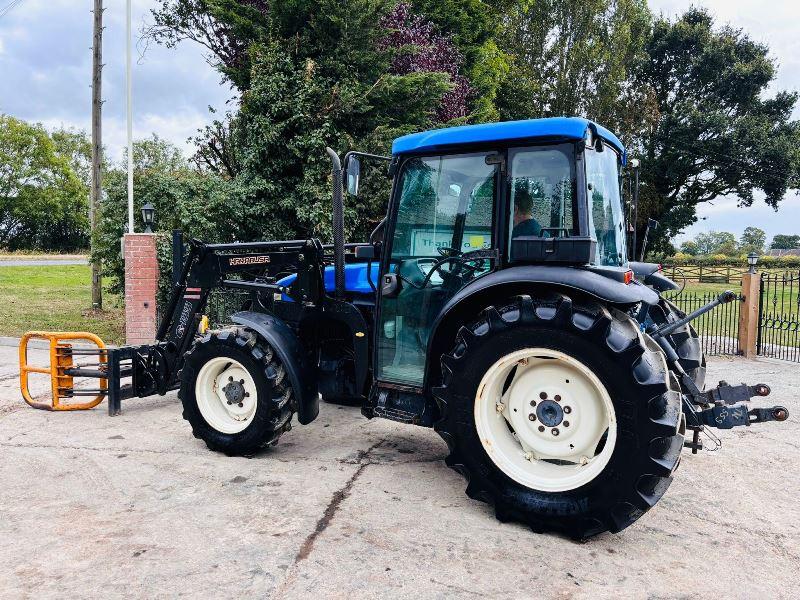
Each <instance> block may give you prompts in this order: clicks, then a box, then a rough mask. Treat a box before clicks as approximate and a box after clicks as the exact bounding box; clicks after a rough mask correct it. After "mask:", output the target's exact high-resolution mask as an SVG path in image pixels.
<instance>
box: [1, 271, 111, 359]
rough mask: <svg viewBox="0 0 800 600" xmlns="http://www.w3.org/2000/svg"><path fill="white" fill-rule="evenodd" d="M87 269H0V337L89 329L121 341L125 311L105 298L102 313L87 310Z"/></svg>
mask: <svg viewBox="0 0 800 600" xmlns="http://www.w3.org/2000/svg"><path fill="white" fill-rule="evenodd" d="M91 298H92V293H91V270H90V268H89V267H88V265H56V266H36V267H3V266H0V335H7V336H14V337H18V336H20V335H22V334H23V333H25V332H26V331H31V330H35V329H36V330H45V331H89V332H91V333H95V334H97V335H99V336H100V337H101V338H102V339H103V340H104V341H105V342H106V343H108V344H119V343H122V342H124V339H125V335H124V325H125V315H124V312H125V311H124V309H123V308H122V304H121V302H120V301H119V299H118V298H117V297H115V296H111V295H109V294H105V295H104V298H103V304H104V306H105V309H104V310H102V311H95V310H92V309H91V308H90V307H91V304H92V300H91Z"/></svg>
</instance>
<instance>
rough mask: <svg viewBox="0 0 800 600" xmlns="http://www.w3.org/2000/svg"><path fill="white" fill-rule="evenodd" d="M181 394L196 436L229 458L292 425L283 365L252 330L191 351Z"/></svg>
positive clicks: (220, 336)
mask: <svg viewBox="0 0 800 600" xmlns="http://www.w3.org/2000/svg"><path fill="white" fill-rule="evenodd" d="M178 396H179V397H180V399H181V402H182V403H183V418H184V419H186V420H187V421H189V424H190V425H191V426H192V433H193V434H194V436H195V437H196V438H199V439H201V440H203V441H204V442H205V443H206V445H207V446H208V447H209V448H210V449H211V450H215V451H219V452H224V453H225V454H227V455H229V456H236V455H246V454H253V453H254V452H256V451H258V450H259V449H261V448H263V447H265V446H268V445H271V444H275V443H277V441H278V438H279V437H280V435H281V434H282V433H283V432H284V431H286V430H288V429H289V428H290V427H291V419H292V414H293V412H294V402H293V392H292V388H291V387H290V385H289V382H288V378H287V377H286V373H285V370H284V367H283V365H282V364H281V362H280V360H279V358H278V356H277V355H276V353H275V352H274V350H273V349H272V348H271V347H270V346H269V344H267V343H266V342H264V341H263V340H261V339H259V337H258V335H257V334H256V333H255V332H253V331H250V330H248V329H244V328H231V329H223V330H221V331H211V332H209V333H207V334H206V335H205V336H204V337H203V338H201V339H199V340H197V342H195V344H194V346H193V347H192V348H191V350H189V352H187V353H186V357H185V361H184V366H183V370H182V372H181V388H180V391H179V393H178Z"/></svg>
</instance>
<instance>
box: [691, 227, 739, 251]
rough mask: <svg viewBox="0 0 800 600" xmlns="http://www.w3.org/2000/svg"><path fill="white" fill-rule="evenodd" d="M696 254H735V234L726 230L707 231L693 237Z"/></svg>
mask: <svg viewBox="0 0 800 600" xmlns="http://www.w3.org/2000/svg"><path fill="white" fill-rule="evenodd" d="M694 242H695V244H696V245H697V253H698V254H735V253H736V236H734V235H733V234H732V233H730V232H728V231H708V232H705V233H699V234H697V237H695V238H694Z"/></svg>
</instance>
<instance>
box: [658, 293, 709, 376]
mask: <svg viewBox="0 0 800 600" xmlns="http://www.w3.org/2000/svg"><path fill="white" fill-rule="evenodd" d="M650 315H651V318H652V319H653V321H655V323H656V324H657V325H666V324H668V323H674V322H675V321H677V320H678V319H682V318H683V317H685V316H686V313H685V312H683V311H682V310H681V309H679V308H678V307H677V306H675V304H673V303H672V302H670V301H669V300H667V299H666V298H662V299H661V301H660V302H659V303H658V305H656V306H654V307H652V308H651V309H650ZM668 339H669V341H670V343H671V344H672V347H673V348H675V352H676V353H677V354H678V359H679V362H680V364H681V367H683V370H684V371H686V373H687V374H688V375H689V377H691V378H692V379H693V380H694V383H695V385H696V386H697V387H698V388H700V389H701V390H702V389H703V387H704V386H705V384H706V357H705V353H704V352H703V346H702V344H701V343H700V336H698V335H697V331H695V328H694V327H692V324H691V323H688V324H686V325H684V326H683V327H680V328H678V329H677V330H676V331H675V332H674V333H672V334H670V335H669V337H668ZM687 391H688V390H687Z"/></svg>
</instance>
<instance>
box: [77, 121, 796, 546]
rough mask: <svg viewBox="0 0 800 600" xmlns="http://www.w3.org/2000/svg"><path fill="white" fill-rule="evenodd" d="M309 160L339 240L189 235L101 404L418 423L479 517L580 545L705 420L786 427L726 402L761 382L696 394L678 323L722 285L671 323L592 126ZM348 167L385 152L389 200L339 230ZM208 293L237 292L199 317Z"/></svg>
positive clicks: (647, 492)
mask: <svg viewBox="0 0 800 600" xmlns="http://www.w3.org/2000/svg"><path fill="white" fill-rule="evenodd" d="M328 152H329V154H330V156H331V159H332V162H333V173H332V175H333V176H332V181H333V230H334V243H333V244H330V245H325V244H323V243H322V242H320V241H319V240H317V239H308V240H285V241H269V242H253V243H233V244H206V243H203V242H200V241H197V240H193V241H192V242H191V243H190V249H189V252H188V254H187V256H186V260H185V261H184V264H183V270H182V272H181V274H180V276H178V277H176V283H175V289H174V292H173V295H172V299H171V301H170V303H169V306H168V307H167V308H166V311H165V313H164V314H165V316H164V320H163V322H162V324H161V327H160V330H159V332H158V337H157V342H156V343H155V344H153V345H148V346H140V347H125V348H119V349H114V350H101V351H100V352H101V353H103V357H104V359H105V360H103V361H102V364H100V373H99V375H100V376H101V377H104V378H106V382H107V386H108V392H107V395H108V398H109V410H110V411H111V413H112V414H115V413H117V412H119V410H120V401H121V399H123V398H126V397H136V396H147V395H150V394H154V393H161V394H163V393H166V392H167V391H168V390H170V389H175V388H179V389H180V392H179V396H180V400H181V402H182V404H183V415H184V418H185V419H186V420H187V421H188V422H189V424H190V425H191V428H192V431H193V433H194V435H195V436H196V437H198V438H200V439H202V440H203V441H204V442H205V443H206V444H207V445H208V447H209V448H211V449H212V450H217V451H220V452H224V453H227V454H231V455H243V454H244V455H247V454H252V453H254V452H257V451H259V450H260V449H261V448H264V447H266V446H269V445H272V444H275V443H276V442H277V441H278V438H279V437H280V436H281V435H282V434H283V433H284V432H286V431H288V430H289V429H290V428H291V424H292V421H293V419H295V418H296V420H297V422H299V423H300V424H307V423H310V422H311V421H313V420H314V419H315V418H316V416H317V414H318V411H319V402H320V398H322V399H323V400H325V401H331V402H353V401H356V402H358V403H360V404H361V410H362V413H363V414H364V415H365V416H366V417H367V418H375V417H380V418H385V419H391V420H394V421H400V422H403V423H409V424H414V425H419V426H423V427H432V428H433V429H434V430H435V431H436V432H437V433H438V434H439V435H440V436H441V437H442V438H443V439H444V440H445V442H447V445H448V448H449V455H448V457H447V458H446V463H447V465H448V466H450V467H452V468H453V469H455V470H457V471H458V472H459V473H461V474H463V475H464V476H465V478H466V479H467V481H468V484H467V489H466V491H467V494H468V495H469V496H470V497H471V498H474V499H477V500H482V501H485V502H488V503H490V504H492V505H493V506H494V509H495V511H496V515H497V517H498V519H500V520H502V521H506V520H514V521H520V522H522V523H525V524H527V525H529V526H531V527H532V528H533V529H534V530H535V531H557V532H561V533H564V534H566V535H569V536H572V537H575V538H586V537H589V536H591V535H594V534H597V533H600V532H603V531H614V532H616V531H620V530H621V529H624V528H625V527H627V526H628V525H630V524H631V523H633V522H634V521H636V520H637V519H638V518H639V517H641V516H642V515H643V514H644V513H645V512H647V511H648V510H649V509H650V508H652V507H653V506H654V505H655V504H656V502H658V500H659V499H660V498H661V497H662V496H663V494H664V493H665V492H666V490H667V488H668V487H669V485H670V483H671V481H672V478H673V474H674V472H675V469H676V468H677V466H678V463H679V460H680V455H681V451H682V449H683V448H684V447H685V446H689V447H690V448H691V449H692V450H693V451H696V450H697V449H698V448H699V447H700V446H701V442H700V440H699V438H698V435H699V433H700V432H701V431H703V430H704V428H707V427H720V428H730V427H734V426H740V425H743V426H748V425H750V424H751V423H753V422H757V421H770V420H776V421H780V420H784V419H785V418H786V417H787V415H788V413H787V411H786V409H785V408H783V407H773V408H767V409H754V410H748V408H747V407H746V406H745V405H744V404H742V402H743V401H748V400H750V398H751V397H752V396H763V395H766V394H768V393H769V388H768V387H767V386H765V385H763V384H759V385H756V386H746V385H738V386H728V385H727V384H721V385H720V386H718V387H716V388H713V389H710V390H706V389H704V381H703V380H704V378H705V360H704V358H703V354H702V350H701V349H700V345H699V343H698V340H697V336H696V334H695V333H694V330H693V329H692V328H691V324H690V321H691V319H692V318H694V317H696V316H698V314H700V313H702V312H705V311H707V310H710V309H712V308H713V307H714V306H715V305H716V304H718V303H720V302H728V301H731V300H733V299H734V298H735V294H732V293H726V294H723V295H722V296H720V298H719V299H718V300H717V301H715V302H714V303H711V305H709V306H707V307H704V308H703V309H701V310H700V311H697V312H696V313H694V314H692V315H689V316H686V315H684V314H683V313H681V312H680V311H678V310H677V309H676V308H675V307H674V306H673V305H671V304H670V303H669V302H668V301H667V300H665V299H664V298H663V297H662V296H661V295H660V291H663V290H664V289H668V288H669V287H671V286H672V285H673V284H671V282H670V281H669V280H667V279H665V278H664V277H662V276H660V275H659V274H658V271H657V267H656V266H655V265H647V264H645V263H630V262H629V252H628V248H627V245H626V237H627V231H628V223H626V219H625V209H624V206H623V201H622V198H621V194H620V188H621V185H620V184H621V170H622V169H623V168H624V167H625V165H626V153H625V149H624V147H623V145H622V144H621V143H620V141H619V140H618V139H617V137H616V136H615V135H614V134H613V133H611V132H610V131H608V130H607V129H605V128H603V127H601V126H600V125H598V124H596V123H593V122H592V121H589V120H587V119H582V118H550V119H534V120H526V121H516V122H506V123H492V124H484V125H470V126H463V127H454V128H448V129H440V130H435V131H426V132H423V133H418V134H413V135H407V136H404V137H401V138H399V139H397V140H395V142H394V144H393V147H392V155H391V156H388V157H381V156H374V155H368V154H364V153H358V152H350V153H349V154H347V155H346V156H345V157H344V160H343V163H344V164H343V165H342V163H341V162H340V159H339V157H338V155H337V154H336V153H335V152H334V151H333V150H330V149H328ZM366 161H385V163H386V167H387V173H388V176H389V177H390V178H391V182H392V191H391V197H390V199H389V204H388V211H387V215H386V217H385V218H384V219H383V221H381V223H380V224H379V225H378V227H377V228H376V229H375V230H374V231H373V233H372V234H371V236H370V239H369V240H368V241H367V242H363V243H346V241H345V239H344V233H343V232H344V223H343V214H344V213H343V206H344V200H343V197H344V192H345V190H346V191H347V192H348V193H350V194H353V195H355V194H357V193H358V188H359V180H360V177H361V166H362V164H365V162H366ZM635 273H638V274H639V278H638V279H637V277H636V275H635ZM639 279H641V280H639ZM220 287H222V288H227V289H239V290H246V291H248V292H249V300H248V301H247V303H246V305H245V306H244V307H243V308H242V310H241V311H240V312H237V313H235V314H233V315H232V316H231V318H230V321H231V325H230V326H225V327H221V328H217V329H208V328H207V326H206V320H205V319H204V318H203V317H202V313H203V310H204V307H205V305H206V302H207V299H208V295H209V292H210V291H211V290H212V289H214V288H220ZM67 374H68V375H71V376H80V375H81V374H82V373H81V372H80V368H79V367H71V368H70V367H68V368H67ZM83 374H86V371H84V373H83ZM127 376H130V377H131V378H132V380H131V381H132V383H131V385H129V386H121V385H120V380H121V379H122V378H124V377H127ZM687 429H688V430H689V431H691V432H692V433H693V438H692V439H685V433H686V431H687Z"/></svg>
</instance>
